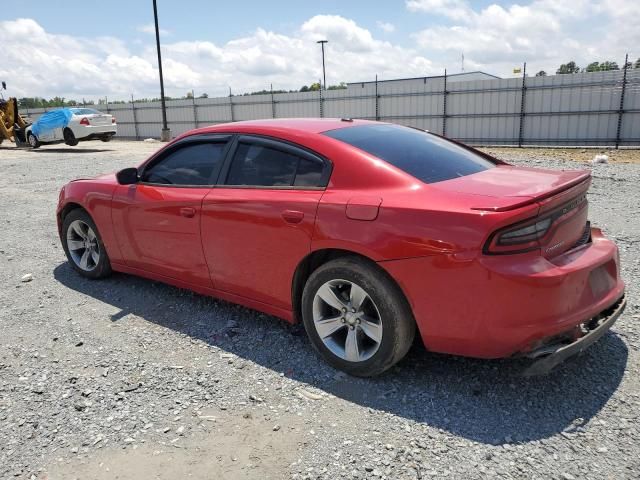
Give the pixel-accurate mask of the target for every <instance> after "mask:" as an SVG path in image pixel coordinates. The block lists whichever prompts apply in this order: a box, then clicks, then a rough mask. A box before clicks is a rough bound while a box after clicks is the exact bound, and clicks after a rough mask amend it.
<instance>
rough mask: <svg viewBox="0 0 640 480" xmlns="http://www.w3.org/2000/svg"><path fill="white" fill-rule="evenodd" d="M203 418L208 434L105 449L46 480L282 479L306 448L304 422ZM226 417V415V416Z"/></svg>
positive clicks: (54, 470) (58, 468)
mask: <svg viewBox="0 0 640 480" xmlns="http://www.w3.org/2000/svg"><path fill="white" fill-rule="evenodd" d="M215 413H217V415H212V412H209V413H207V414H205V415H203V418H204V419H205V421H206V422H207V423H208V424H209V425H210V426H209V428H208V429H209V431H208V432H207V433H198V434H196V435H193V436H190V437H188V438H186V437H182V436H180V435H179V434H176V435H174V436H175V438H174V439H173V440H171V441H168V442H163V443H155V442H154V443H151V442H149V443H143V444H137V443H135V440H134V439H133V438H131V439H129V441H130V442H131V443H130V444H127V445H125V446H124V447H123V446H122V445H117V446H116V445H114V446H108V447H107V448H103V449H102V450H101V451H99V452H98V453H96V454H94V455H92V456H91V457H89V458H86V457H77V458H74V459H71V460H68V459H67V460H66V461H64V462H59V463H57V464H53V465H51V466H50V467H48V468H47V469H46V470H47V471H48V474H45V475H43V476H41V477H39V478H46V479H48V480H71V479H78V480H80V479H82V480H116V479H117V480H140V479H145V480H151V479H153V480H175V479H179V478H190V479H194V480H197V479H212V478H224V479H236V478H237V479H263V480H264V479H279V478H284V477H286V476H287V475H288V472H289V466H290V464H291V463H293V462H294V461H295V459H296V454H297V450H298V448H299V447H300V445H302V444H303V438H302V437H303V431H302V428H301V423H302V422H301V421H300V420H299V419H297V418H295V417H293V416H291V417H288V418H282V417H281V418H279V419H278V422H279V423H278V424H277V425H275V424H274V423H273V422H271V421H269V420H267V419H265V418H259V419H254V418H253V417H252V416H251V414H250V413H248V412H247V413H245V414H244V416H241V415H234V416H227V418H226V419H222V418H218V417H219V414H220V412H219V411H217V412H215ZM222 413H224V412H222Z"/></svg>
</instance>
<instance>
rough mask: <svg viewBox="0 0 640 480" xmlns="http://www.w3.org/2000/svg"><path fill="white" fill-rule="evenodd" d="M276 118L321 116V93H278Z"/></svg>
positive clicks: (276, 97) (275, 96)
mask: <svg viewBox="0 0 640 480" xmlns="http://www.w3.org/2000/svg"><path fill="white" fill-rule="evenodd" d="M274 98H275V101H276V118H299V117H319V116H320V92H296V93H278V94H276V95H274Z"/></svg>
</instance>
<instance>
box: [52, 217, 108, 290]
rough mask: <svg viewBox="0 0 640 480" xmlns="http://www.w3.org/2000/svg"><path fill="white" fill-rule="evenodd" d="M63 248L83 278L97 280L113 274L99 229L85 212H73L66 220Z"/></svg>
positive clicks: (63, 232) (63, 227) (63, 228)
mask: <svg viewBox="0 0 640 480" xmlns="http://www.w3.org/2000/svg"><path fill="white" fill-rule="evenodd" d="M62 247H63V248H64V253H65V254H66V255H67V259H68V260H69V263H70V264H71V266H72V267H73V269H74V270H75V271H77V272H78V273H79V274H80V275H82V276H83V277H86V278H91V279H96V278H102V277H106V276H107V275H109V274H110V273H111V263H110V262H109V256H108V255H107V250H106V249H105V247H104V243H102V238H101V237H100V233H99V232H98V227H96V224H95V223H94V222H93V219H92V218H91V217H90V216H89V214H88V213H87V212H85V211H84V210H82V209H76V210H72V211H71V212H69V213H68V214H67V216H66V217H65V218H64V222H63V223H62Z"/></svg>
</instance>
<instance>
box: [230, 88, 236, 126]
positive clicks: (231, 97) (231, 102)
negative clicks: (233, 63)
mask: <svg viewBox="0 0 640 480" xmlns="http://www.w3.org/2000/svg"><path fill="white" fill-rule="evenodd" d="M229 108H230V110H231V121H232V122H235V121H236V118H235V115H234V114H233V94H232V93H231V87H229Z"/></svg>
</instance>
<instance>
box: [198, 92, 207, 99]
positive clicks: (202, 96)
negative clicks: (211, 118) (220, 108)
mask: <svg viewBox="0 0 640 480" xmlns="http://www.w3.org/2000/svg"><path fill="white" fill-rule="evenodd" d="M198 98H209V94H208V93H203V94H202V95H200V96H199V97H198Z"/></svg>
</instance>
